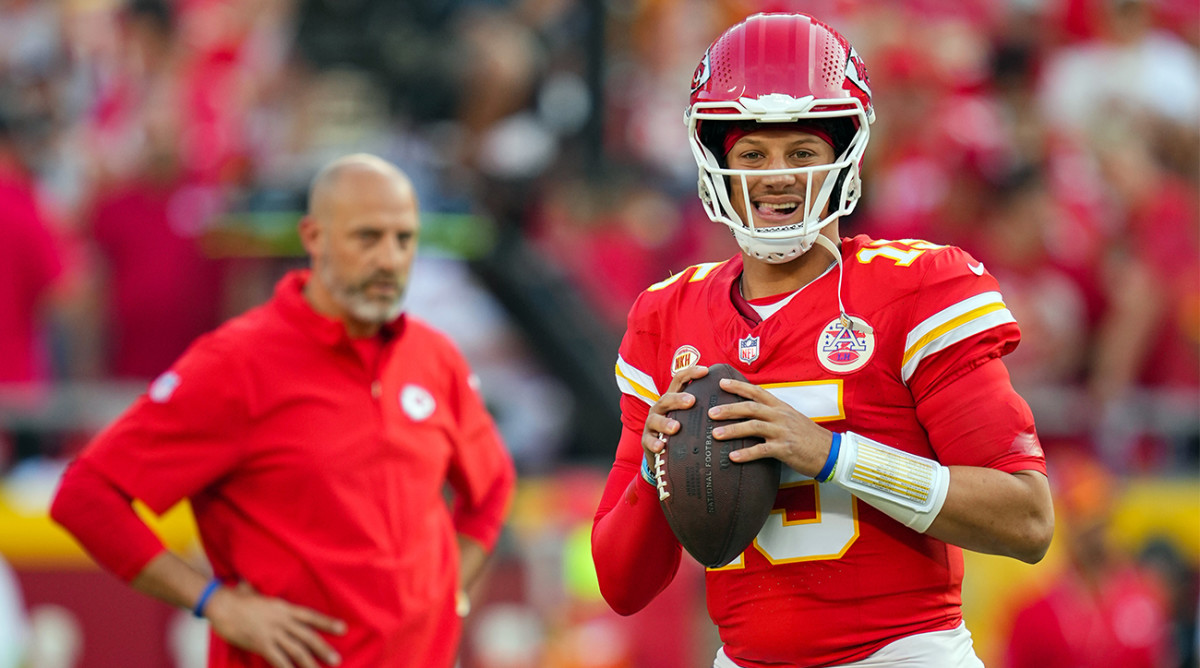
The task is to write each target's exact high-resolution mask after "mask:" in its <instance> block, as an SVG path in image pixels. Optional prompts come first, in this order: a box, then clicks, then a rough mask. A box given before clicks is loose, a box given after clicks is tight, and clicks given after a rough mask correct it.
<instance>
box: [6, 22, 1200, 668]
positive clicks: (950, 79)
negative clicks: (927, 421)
mask: <svg viewBox="0 0 1200 668" xmlns="http://www.w3.org/2000/svg"><path fill="white" fill-rule="evenodd" d="M773 10H797V11H805V12H808V13H811V14H813V15H815V16H817V17H819V18H821V19H823V20H825V21H827V22H829V23H831V24H832V25H835V26H837V27H838V29H839V30H840V31H841V32H843V33H844V34H845V35H847V36H848V37H849V39H850V40H851V42H852V43H853V44H854V45H855V47H856V49H857V50H858V52H859V53H860V54H861V55H862V56H863V58H864V60H865V62H866V63H867V67H868V71H869V73H870V76H871V85H872V89H873V91H874V98H875V103H876V109H877V114H878V121H877V123H876V124H875V125H874V126H873V127H872V129H871V142H870V147H869V148H868V150H867V156H866V164H865V168H864V186H865V194H864V198H863V201H862V202H861V203H860V205H859V209H858V211H856V213H855V214H854V215H853V216H852V217H851V219H850V220H849V221H847V223H846V224H845V225H844V226H843V230H844V231H845V232H846V233H848V234H858V233H864V234H869V235H871V236H874V237H876V238H891V239H899V238H922V239H927V240H929V241H933V242H936V243H946V244H956V245H959V246H962V247H964V248H966V249H967V250H968V251H969V252H971V253H972V254H973V255H974V256H975V257H976V258H978V259H979V260H981V261H983V262H984V263H985V264H986V266H987V268H988V269H989V271H990V272H991V273H992V274H993V275H995V276H996V277H997V279H998V280H999V281H1000V284H1001V286H1002V289H1003V290H1004V294H1005V297H1006V300H1007V302H1008V305H1009V307H1010V309H1011V310H1012V312H1013V313H1014V315H1015V316H1016V318H1017V320H1018V321H1019V323H1020V324H1021V327H1022V332H1023V339H1022V343H1021V346H1020V347H1019V348H1018V349H1017V351H1016V352H1015V353H1014V354H1013V355H1012V356H1011V357H1010V358H1009V362H1008V366H1009V369H1010V371H1011V373H1012V376H1013V380H1014V383H1015V385H1016V386H1017V388H1018V390H1019V391H1021V393H1022V394H1023V395H1024V396H1025V397H1026V398H1027V399H1028V400H1029V401H1030V403H1031V405H1032V407H1033V409H1034V413H1035V416H1036V417H1037V420H1038V423H1039V429H1040V431H1041V433H1042V436H1043V441H1044V443H1045V445H1046V448H1047V452H1048V455H1049V459H1050V460H1051V461H1052V462H1053V460H1054V459H1055V457H1056V453H1058V452H1062V453H1068V452H1069V453H1071V455H1072V456H1074V455H1075V454H1082V455H1084V456H1087V457H1090V458H1091V459H1092V460H1095V461H1098V462H1099V465H1101V466H1103V467H1106V468H1107V469H1109V470H1112V471H1118V472H1120V473H1121V474H1150V475H1161V476H1170V475H1178V474H1179V473H1181V472H1182V473H1183V474H1184V475H1186V476H1190V477H1192V478H1195V476H1196V475H1197V471H1198V466H1200V463H1198V459H1200V6H1198V5H1197V3H1195V2H1194V0H914V1H912V2H905V3H895V2H887V1H885V0H803V1H801V0H792V1H787V0H757V1H755V0H719V1H716V2H704V3H697V2H689V1H687V0H608V1H606V2H599V1H594V2H585V1H583V0H438V1H436V2H430V1H418V0H407V1H402V0H396V1H382V0H376V1H369V0H362V1H358V2H342V1H337V0H61V1H50V0H0V351H2V354H0V420H2V421H0V472H3V471H5V470H8V469H12V468H14V467H16V466H17V465H18V463H19V462H20V461H24V460H28V459H38V458H48V459H51V460H55V461H60V462H61V461H62V460H63V459H64V458H65V457H68V456H69V455H70V454H71V453H72V452H73V451H74V450H75V449H76V448H78V447H79V446H80V445H82V442H83V441H85V440H86V438H87V436H88V435H89V433H90V430H91V429H93V428H94V427H95V426H97V423H102V422H103V419H101V418H100V417H97V418H96V419H95V420H93V421H89V420H87V419H76V418H77V416H78V415H84V416H88V415H92V414H93V413H96V414H98V415H101V416H104V415H108V414H110V413H111V411H106V407H105V406H103V405H101V406H99V407H98V408H97V407H96V406H95V404H103V403H104V402H105V401H109V402H111V401H114V397H115V398H116V399H121V398H123V397H126V396H127V392H136V391H139V390H140V389H141V388H142V387H143V386H144V383H145V381H146V380H147V379H150V378H153V377H154V376H156V375H157V374H159V373H161V372H162V371H163V370H164V369H165V368H166V367H167V365H169V364H170V363H171V361H172V360H173V359H174V358H175V357H176V356H177V355H178V354H179V353H180V352H182V350H183V349H184V348H185V347H186V346H187V345H188V344H189V343H190V342H191V341H192V340H193V339H194V338H195V337H196V336H198V335H199V334H201V333H203V332H205V331H208V330H210V329H212V328H213V327H215V326H216V325H217V324H219V323H220V322H221V321H222V320H224V319H225V318H227V317H229V316H231V315H233V314H235V313H238V312H240V311H242V310H244V309H245V308H247V307H249V306H250V305H253V304H256V303H258V302H260V301H262V300H263V299H264V298H265V296H266V295H267V294H269V291H270V289H271V285H272V284H273V281H274V279H275V278H276V277H277V276H279V275H281V274H282V273H283V271H285V270H286V269H288V268H290V267H292V266H295V264H296V262H297V261H298V260H297V251H298V247H294V246H293V247H291V249H290V250H289V247H288V246H287V244H286V243H281V242H280V241H279V238H278V237H279V235H278V234H276V235H275V236H274V237H272V235H271V232H270V231H271V230H272V229H276V228H275V227H272V226H273V225H274V226H277V225H278V224H279V222H280V221H282V222H283V224H284V227H285V230H286V229H290V228H289V227H288V226H290V224H291V223H294V222H295V220H296V219H297V217H298V216H299V215H300V212H301V211H302V210H303V206H304V197H305V193H306V190H307V186H308V181H309V179H310V178H311V176H312V175H313V173H314V172H315V170H316V168H317V167H318V166H319V165H320V164H322V163H324V162H325V161H327V160H328V159H329V158H331V157H332V156H335V155H338V154H342V153H346V152H350V151H356V150H368V151H371V152H374V153H378V154H380V155H382V156H384V157H386V158H389V159H391V160H393V161H395V162H396V163H397V164H399V165H401V166H402V167H403V168H405V169H406V170H407V171H408V172H409V173H410V174H411V175H412V177H413V180H414V182H415V184H416V186H417V189H418V192H419V194H420V198H421V204H422V208H423V210H424V211H425V212H426V215H427V217H428V216H431V215H432V216H433V218H431V219H430V220H433V221H434V222H433V224H434V225H436V224H437V223H436V220H437V219H436V216H437V215H438V214H444V215H467V216H470V217H473V218H475V219H479V220H486V221H491V222H492V223H494V225H495V226H496V228H497V229H499V230H500V233H501V234H516V235H518V236H519V237H520V238H521V239H523V240H524V241H525V242H527V243H529V244H531V245H532V246H533V247H534V248H535V249H536V250H537V251H538V253H539V257H540V261H541V262H542V263H544V264H545V265H546V266H547V267H551V268H553V269H554V274H553V275H556V276H560V277H561V278H562V280H564V281H567V282H569V283H570V285H572V286H573V287H574V288H575V289H577V290H578V291H579V293H580V294H581V295H583V296H584V298H585V299H586V301H587V303H588V304H589V305H590V307H591V308H592V309H594V311H595V312H596V313H597V314H598V315H599V317H600V319H601V320H602V321H603V323H605V324H606V325H607V326H608V327H610V328H611V330H612V332H613V333H614V335H615V334H617V333H619V332H620V331H621V329H622V328H623V326H624V316H625V312H626V310H627V309H628V307H629V305H630V304H631V303H632V301H633V299H634V298H635V297H636V295H637V294H638V292H640V291H641V290H642V289H643V288H644V287H646V286H648V285H649V284H651V283H653V282H656V281H658V280H661V279H662V278H663V277H665V276H666V275H668V273H669V272H675V271H679V270H680V269H682V268H683V267H685V266H687V265H689V264H693V263H696V262H700V261H710V260H717V259H721V258H724V257H727V256H729V255H732V254H733V253H734V252H736V246H735V245H734V244H733V242H732V239H731V238H730V237H729V235H728V232H727V230H726V229H725V228H724V227H723V226H720V225H715V224H713V223H711V222H709V221H708V220H707V219H706V217H705V216H704V213H703V211H702V209H701V208H700V206H699V202H698V200H697V198H696V194H695V181H696V168H695V164H694V162H693V159H692V157H691V155H690V152H689V150H688V148H687V138H686V136H685V130H684V124H683V110H684V108H685V104H686V100H687V95H688V82H689V81H690V79H691V74H692V70H693V69H694V68H695V66H696V63H697V62H698V60H699V58H700V56H701V54H702V52H703V50H704V48H705V46H706V45H707V44H708V43H709V41H710V40H711V39H712V38H713V37H714V36H715V35H716V34H718V33H719V32H720V31H721V30H722V29H724V28H725V27H726V26H728V25H730V24H732V23H733V22H736V21H737V20H739V19H740V18H742V17H744V16H745V15H747V14H749V13H752V12H754V11H773ZM427 219H429V218H427ZM287 234H288V232H286V231H285V233H284V235H283V236H285V237H286V236H287ZM460 250H461V249H456V248H455V247H454V245H453V244H449V245H447V246H446V247H442V248H433V249H431V253H430V255H431V258H432V259H430V260H429V261H427V262H426V264H424V265H419V266H418V268H417V270H416V275H415V277H414V291H415V292H417V293H418V294H415V295H414V296H413V304H412V307H413V309H414V310H416V311H417V312H418V313H419V314H422V315H425V314H428V317H429V319H431V320H434V322H435V324H444V326H445V327H446V329H447V330H448V333H449V334H451V336H452V337H455V338H456V339H458V340H459V342H460V345H462V346H463V347H464V350H465V352H466V353H467V356H468V357H469V358H471V361H472V364H473V365H474V366H476V368H478V369H480V371H481V375H483V377H484V387H485V392H486V391H487V390H488V388H489V387H490V388H491V393H492V395H493V396H491V397H489V401H491V402H493V403H495V405H496V406H497V407H498V408H500V409H501V411H500V412H501V413H502V414H501V415H500V423H501V428H502V431H504V432H505V436H506V438H507V439H508V440H509V442H510V444H511V445H512V447H513V449H514V454H515V456H516V458H517V460H518V465H519V466H521V467H522V468H523V469H525V470H547V469H548V466H549V464H550V463H553V462H554V461H555V459H554V458H555V457H556V455H557V454H558V452H559V451H560V449H561V443H562V441H563V440H564V439H565V438H566V436H565V433H566V431H567V430H568V429H569V424H567V423H566V422H565V421H564V420H563V419H562V418H561V417H556V416H561V415H564V414H567V413H568V412H569V406H566V405H564V404H565V402H568V401H569V393H565V392H562V391H561V388H560V383H561V382H562V379H560V378H556V377H555V373H554V360H547V359H538V358H537V356H536V355H534V354H533V353H532V352H531V351H530V350H528V348H529V346H527V345H523V344H522V336H521V333H520V331H519V329H520V328H519V323H513V322H511V321H510V320H509V319H507V318H506V316H505V314H504V313H503V312H502V310H501V309H499V308H498V307H497V306H496V305H495V304H494V303H493V302H491V301H490V298H489V295H488V286H487V285H485V284H482V283H481V282H480V281H478V280H477V279H473V278H472V277H471V275H470V272H469V271H467V269H466V267H467V265H465V264H464V263H463V261H462V257H461V253H456V251H460ZM422 282H423V284H424V285H425V286H426V287H425V288H421V287H420V286H421V285H422ZM448 286H459V287H458V289H455V290H450V287H448ZM422 289H424V290H425V291H424V292H422ZM612 354H613V355H614V356H615V349H614V350H613V351H612ZM489 376H490V379H491V382H489ZM518 385H519V386H521V387H523V388H525V390H526V391H521V392H514V391H512V387H514V386H518ZM70 388H75V389H76V390H78V392H79V393H80V394H79V395H78V396H77V395H70V396H72V397H75V398H76V399H78V398H79V396H82V397H83V399H81V400H80V401H79V402H75V403H71V404H70V405H71V406H72V407H74V408H75V409H76V410H75V412H74V413H72V414H71V415H69V416H67V417H65V418H64V417H63V415H61V414H59V413H55V412H53V411H50V412H49V413H48V412H47V410H46V408H45V407H46V405H48V404H54V405H61V400H62V396H63V395H64V393H65V394H69V390H70ZM614 396H615V395H614ZM55 402H59V403H55ZM118 408H119V406H118ZM42 414H46V415H49V417H47V418H46V420H44V421H41V422H39V421H38V420H33V419H31V418H30V417H29V416H31V415H42ZM72 415H73V416H75V417H72ZM614 446H615V442H614ZM1194 571H1195V569H1194V566H1193V567H1192V569H1191V576H1190V577H1191V578H1192V579H1191V580H1189V581H1188V582H1189V583H1190V584H1188V586H1190V587H1193V589H1190V590H1189V591H1192V595H1191V598H1190V606H1191V608H1190V613H1188V612H1187V611H1186V610H1185V611H1184V612H1181V613H1180V614H1181V615H1186V614H1191V619H1192V620H1193V621H1192V625H1193V628H1192V637H1193V638H1194V635H1195V634H1194V631H1195V628H1194V625H1195V622H1194V619H1195V603H1196V596H1195V595H1194ZM1185 603H1186V601H1185ZM1178 605H1182V604H1178ZM1193 643H1194V640H1193ZM1184 644H1185V645H1186V641H1184ZM1192 647H1193V656H1194V644H1193V646H1192ZM1014 651H1017V650H1014ZM1176 654H1177V655H1179V656H1183V654H1186V652H1183V653H1180V652H1176ZM614 665H616V664H614ZM1064 665H1065V664H1064ZM1079 665H1084V664H1079ZM1087 665H1093V664H1087ZM1128 665H1133V664H1128ZM1146 665H1163V664H1161V663H1159V664H1154V663H1147V664H1146Z"/></svg>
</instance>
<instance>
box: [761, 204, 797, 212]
mask: <svg viewBox="0 0 1200 668" xmlns="http://www.w3.org/2000/svg"><path fill="white" fill-rule="evenodd" d="M758 208H759V209H762V210H765V211H795V210H796V204H795V203H794V202H789V203H787V204H772V203H770V202H759V203H758Z"/></svg>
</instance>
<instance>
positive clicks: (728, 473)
mask: <svg viewBox="0 0 1200 668" xmlns="http://www.w3.org/2000/svg"><path fill="white" fill-rule="evenodd" d="M722 378H733V379H735V380H741V381H745V380H746V379H745V377H744V376H742V374H741V373H739V372H738V371H737V369H734V368H733V367H731V366H729V365H728V364H714V365H713V366H711V367H709V369H708V375H706V376H703V377H701V378H697V379H695V380H693V381H691V382H690V383H688V384H687V385H685V386H684V387H683V389H682V391H684V392H687V393H688V394H691V395H692V396H694V397H696V403H694V404H692V407H691V408H688V409H685V410H678V411H672V412H671V413H670V414H669V416H670V417H672V418H674V419H676V420H678V421H679V425H680V427H679V432H678V433H676V434H674V435H672V436H671V437H670V438H669V439H668V440H667V446H666V449H665V450H664V451H663V454H662V457H661V459H659V460H658V463H659V465H658V467H657V469H658V470H657V472H656V473H657V475H658V486H659V501H660V503H662V508H663V513H665V514H666V516H667V523H668V524H670V525H671V530H672V531H674V532H675V536H676V537H677V538H678V539H679V542H680V543H681V544H682V545H683V547H684V549H686V550H687V551H688V553H690V554H691V555H692V556H693V557H695V558H696V561H699V562H700V563H702V564H704V565H705V566H707V567H709V568H716V567H720V566H724V565H726V564H728V563H729V562H731V561H733V560H734V559H736V558H737V556H738V555H739V554H741V553H742V551H743V550H745V549H746V548H747V547H749V546H750V542H751V541H753V540H754V537H755V536H756V535H757V534H758V532H759V530H760V529H761V528H762V526H763V523H764V522H766V520H767V517H768V516H769V515H770V514H771V508H773V507H774V505H775V494H776V492H778V490H779V475H780V465H781V464H780V461H779V460H778V459H774V458H772V457H765V458H763V459H757V460H755V461H752V462H746V463H744V464H738V463H735V462H731V461H730V460H729V453H730V452H732V451H733V450H738V449H741V448H744V447H748V446H751V445H755V444H756V443H759V442H761V440H762V439H759V438H743V439H732V440H724V441H718V440H716V439H714V438H713V435H712V430H713V427H714V426H720V424H714V421H713V420H712V419H710V418H709V417H708V409H710V408H712V407H713V406H717V405H721V404H732V403H738V402H741V401H746V399H744V398H742V397H739V396H737V395H736V394H731V393H729V392H726V391H725V390H722V389H721V387H720V385H719V383H720V380H721V379H722Z"/></svg>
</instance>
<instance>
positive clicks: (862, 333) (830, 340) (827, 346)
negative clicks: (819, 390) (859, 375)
mask: <svg viewBox="0 0 1200 668" xmlns="http://www.w3.org/2000/svg"><path fill="white" fill-rule="evenodd" d="M849 320H850V323H849V324H851V325H852V327H851V328H848V327H846V325H847V323H846V321H844V320H842V319H841V318H834V319H833V320H832V321H831V322H830V323H829V324H828V325H825V329H823V330H821V336H820V337H818V338H817V359H818V360H819V361H820V362H821V366H823V367H825V368H826V369H828V370H829V371H832V372H834V373H848V372H850V371H857V370H859V369H861V368H863V367H864V366H866V364H867V362H869V361H871V356H872V355H874V354H875V329H874V328H873V327H871V326H870V325H868V324H867V322H866V321H865V320H863V319H862V318H854V317H851V318H849Z"/></svg>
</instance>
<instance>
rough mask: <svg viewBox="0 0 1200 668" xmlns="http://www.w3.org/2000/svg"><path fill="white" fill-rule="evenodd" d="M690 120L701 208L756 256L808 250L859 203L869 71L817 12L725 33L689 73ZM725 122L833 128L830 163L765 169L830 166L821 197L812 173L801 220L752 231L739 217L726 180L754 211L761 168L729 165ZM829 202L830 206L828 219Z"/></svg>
mask: <svg viewBox="0 0 1200 668" xmlns="http://www.w3.org/2000/svg"><path fill="white" fill-rule="evenodd" d="M686 120H687V125H688V135H689V137H690V140H691V148H692V154H693V155H694V156H695V158H696V164H697V165H699V167H700V184H699V189H700V199H701V201H702V202H703V203H704V208H705V211H707V212H708V215H709V217H710V218H712V219H713V220H714V221H717V222H719V223H724V224H725V225H728V226H729V227H730V228H731V229H732V230H733V232H734V235H735V236H736V237H737V240H738V244H739V245H740V246H741V247H742V249H743V250H745V251H746V252H747V253H749V254H750V255H752V256H754V257H756V258H758V259H760V260H764V261H766V262H772V263H779V262H787V261H789V260H792V259H794V258H796V257H798V256H799V255H800V254H802V253H804V252H806V251H807V250H808V249H809V248H811V247H812V245H813V243H814V241H815V240H816V237H817V234H818V233H819V232H820V230H821V228H823V227H824V226H825V225H828V224H829V223H830V222H832V221H833V220H834V219H836V218H837V217H838V216H841V215H845V214H848V213H850V212H851V211H853V210H854V206H855V204H856V203H857V202H858V198H859V195H860V193H861V182H860V180H859V168H860V166H861V163H862V157H863V152H864V151H865V150H866V148H867V140H868V138H869V137H870V124H871V123H872V122H873V121H874V120H875V111H874V109H873V108H872V106H871V88H870V85H869V83H868V81H867V69H866V66H865V65H864V64H863V61H862V59H861V58H860V57H859V56H858V53H856V52H855V51H854V48H853V47H852V46H850V42H848V41H847V40H846V38H845V37H843V36H842V35H841V34H839V33H838V32H837V31H836V30H834V29H833V28H830V27H829V26H827V25H825V24H824V23H821V22H820V21H818V20H816V19H814V18H812V17H811V16H806V15H804V14H755V15H753V16H751V17H749V18H747V19H746V20H745V21H743V22H741V23H739V24H737V25H735V26H733V27H732V28H730V29H729V30H726V31H725V33H724V34H722V35H721V36H720V37H718V38H717V39H716V41H714V42H713V43H712V45H711V46H709V47H708V51H706V52H705V53H704V58H703V59H701V61H700V65H699V66H698V67H697V68H696V73H695V74H694V75H693V76H692V95H691V104H690V106H689V108H688V111H687V115H686ZM729 121H742V122H746V121H750V122H757V123H761V124H769V123H797V122H799V123H806V124H825V125H826V126H831V127H833V128H835V131H834V132H833V133H832V134H833V135H834V140H833V143H834V150H835V153H837V156H836V157H835V159H834V162H833V163H831V164H828V165H818V166H815V167H804V168H795V169H782V170H771V171H770V172H766V173H768V174H780V173H788V174H807V175H808V176H810V177H811V176H812V175H813V174H815V173H820V172H827V173H828V175H827V177H826V179H825V182H824V184H823V185H822V187H821V189H820V192H818V193H816V194H815V196H814V195H813V193H812V183H813V180H812V179H811V178H810V179H809V180H808V183H809V186H808V188H809V189H808V193H807V196H806V197H805V198H804V216H803V219H802V220H801V222H799V223H795V224H791V225H784V226H780V227H768V228H757V229H756V228H755V225H754V221H753V219H752V218H753V217H752V216H750V218H751V220H746V221H743V220H742V219H741V216H739V215H738V214H737V212H736V211H735V210H734V208H733V206H732V205H731V204H730V201H729V188H728V187H727V184H726V182H725V179H726V177H729V178H740V179H742V180H743V181H742V186H743V187H742V191H743V193H747V194H746V199H747V201H746V202H745V209H744V210H745V211H751V210H752V206H751V204H750V202H749V194H748V192H749V189H748V188H747V187H746V185H747V184H746V181H745V179H746V178H747V177H749V176H754V175H759V176H761V175H763V174H764V171H763V170H735V169H728V168H726V167H725V162H724V155H719V154H720V153H721V149H720V146H721V138H722V137H723V136H724V132H723V131H721V130H720V128H722V127H728V123H727V122H729ZM719 122H724V123H719ZM714 130H716V132H714ZM714 149H715V151H714ZM834 197H835V198H834ZM831 199H832V203H830V201H831ZM826 204H829V212H828V214H826V215H825V216H824V217H822V212H823V211H824V210H825V207H826Z"/></svg>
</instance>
